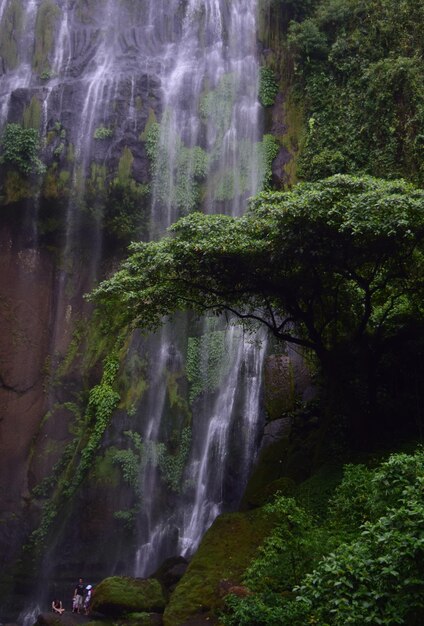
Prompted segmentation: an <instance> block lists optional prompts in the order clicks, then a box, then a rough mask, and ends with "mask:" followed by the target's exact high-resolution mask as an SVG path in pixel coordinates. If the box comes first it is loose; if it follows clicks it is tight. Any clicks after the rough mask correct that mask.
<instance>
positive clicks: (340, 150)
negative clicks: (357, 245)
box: [285, 0, 424, 184]
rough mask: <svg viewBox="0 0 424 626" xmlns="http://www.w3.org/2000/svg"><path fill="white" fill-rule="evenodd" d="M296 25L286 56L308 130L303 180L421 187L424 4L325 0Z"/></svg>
mask: <svg viewBox="0 0 424 626" xmlns="http://www.w3.org/2000/svg"><path fill="white" fill-rule="evenodd" d="M297 19H298V20H299V21H292V22H291V24H290V27H289V29H288V35H287V47H288V49H287V50H286V52H285V54H286V56H287V55H288V56H290V57H291V58H292V59H293V61H294V72H295V74H294V79H293V86H294V89H295V91H296V93H297V95H298V100H299V102H301V103H302V106H303V107H304V108H305V114H306V119H307V120H308V119H309V120H311V119H313V122H314V124H313V127H311V126H310V125H309V129H308V130H307V133H306V137H305V141H304V142H303V147H302V149H301V155H300V159H299V167H298V174H299V176H300V177H302V178H306V179H309V180H317V179H319V178H322V177H323V176H329V175H331V174H334V173H340V172H358V171H359V172H367V173H369V174H372V175H375V176H383V177H399V176H404V177H407V178H410V179H412V180H414V181H416V182H418V183H419V184H422V183H423V181H424V166H423V163H424V158H423V156H424V152H423V151H424V139H423V138H424V81H423V75H424V65H423V63H424V61H423V58H424V55H423V52H424V45H423V37H422V29H421V24H422V22H423V19H424V9H423V6H422V3H416V2H410V1H409V0H402V2H400V3H397V4H396V3H394V2H392V0H372V1H370V2H364V1H363V0H349V2H342V1H340V0H321V1H319V2H316V3H315V8H313V7H310V10H309V13H308V14H307V15H306V14H305V15H303V17H302V16H300V19H299V18H297Z"/></svg>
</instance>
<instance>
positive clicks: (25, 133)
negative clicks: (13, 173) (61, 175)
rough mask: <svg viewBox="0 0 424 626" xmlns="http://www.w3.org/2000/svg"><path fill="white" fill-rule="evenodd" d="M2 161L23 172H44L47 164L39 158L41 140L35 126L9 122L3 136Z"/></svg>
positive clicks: (27, 173)
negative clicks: (25, 126)
mask: <svg viewBox="0 0 424 626" xmlns="http://www.w3.org/2000/svg"><path fill="white" fill-rule="evenodd" d="M1 151H2V154H1V161H2V163H5V164H6V165H11V166H14V167H16V168H17V169H19V170H20V171H21V172H22V173H23V174H26V175H30V174H43V173H44V172H45V171H46V167H45V165H44V164H43V163H42V161H41V160H40V158H39V156H38V155H39V152H40V140H39V136H38V131H37V130H36V129H35V128H23V127H22V126H21V125H20V124H7V125H6V128H5V129H4V132H3V136H2V138H1Z"/></svg>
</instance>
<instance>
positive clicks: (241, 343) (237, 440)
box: [0, 0, 265, 614]
mask: <svg viewBox="0 0 424 626" xmlns="http://www.w3.org/2000/svg"><path fill="white" fill-rule="evenodd" d="M256 9H257V7H256V0H232V1H231V2H228V0H184V1H183V2H181V0H139V1H138V2H137V3H134V2H132V1H130V0H122V1H121V2H119V3H118V2H115V1H114V0H94V1H93V2H92V3H75V2H73V1H70V0H28V1H25V0H0V36H1V37H0V38H1V39H2V41H0V56H2V61H1V62H2V64H3V65H2V72H3V73H2V75H1V80H0V97H1V105H0V107H1V108H0V127H1V128H0V130H1V129H4V128H6V126H7V125H8V124H12V123H17V124H20V125H22V126H23V127H24V128H35V129H36V130H37V131H38V133H39V137H40V151H39V158H40V159H41V160H42V161H43V162H44V164H45V169H46V172H43V173H38V174H36V175H33V177H32V179H31V185H32V191H31V194H32V195H31V198H30V199H29V198H26V199H24V200H21V198H20V196H18V197H17V198H14V197H12V198H11V199H10V200H8V202H10V203H11V204H12V205H13V206H15V205H16V207H18V209H17V210H20V209H21V205H24V207H25V211H29V213H30V214H31V215H32V226H31V228H32V230H31V235H30V239H31V245H32V246H33V247H34V249H35V256H36V257H37V258H38V256H39V255H41V257H42V258H44V256H45V255H46V250H47V251H49V250H50V249H51V248H53V250H54V254H55V255H56V257H55V262H56V266H55V268H54V270H52V278H51V280H50V282H51V285H52V287H51V294H50V296H49V298H50V299H49V307H50V308H49V309H48V312H46V313H44V318H43V319H44V322H45V327H46V328H47V327H48V328H49V335H50V337H49V340H48V341H46V342H45V343H46V346H45V347H43V350H44V352H40V354H39V355H37V356H38V359H39V361H40V362H42V363H45V364H46V365H45V367H46V368H48V366H49V367H50V372H49V375H50V379H52V378H54V375H55V374H56V370H60V365H61V364H63V363H67V359H69V353H70V346H71V347H72V340H73V337H75V329H76V328H77V325H78V323H81V320H83V321H84V320H85V316H86V315H87V305H86V304H85V303H84V301H83V294H84V293H85V292H87V291H90V289H91V288H92V286H93V284H94V283H95V281H96V280H98V278H99V277H100V276H101V275H102V272H103V271H104V268H103V266H102V265H103V264H104V263H105V259H106V260H107V255H108V250H107V245H108V244H107V242H108V241H109V239H108V238H110V237H111V235H110V232H109V231H108V229H109V228H111V227H112V228H116V224H117V222H119V219H120V215H121V214H120V213H118V216H116V214H114V213H113V211H116V206H115V205H114V206H112V208H111V206H110V197H111V195H113V193H114V192H115V191H116V190H118V191H119V190H122V189H124V191H125V193H127V192H128V193H130V194H133V195H132V196H131V198H135V199H134V200H133V205H134V207H136V209H137V212H136V214H135V215H134V214H133V213H128V215H127V214H126V215H125V218H128V219H129V220H130V224H131V225H132V227H133V228H134V233H133V234H132V236H131V238H132V239H134V238H136V237H139V236H140V237H143V238H144V239H148V238H151V239H154V238H157V237H160V236H161V235H163V233H164V232H165V230H166V228H168V227H169V226H170V225H171V224H172V223H173V222H174V221H175V220H176V219H178V218H179V217H180V216H182V215H185V214H187V213H189V212H191V211H193V210H199V209H201V210H203V211H204V212H206V213H225V214H228V215H234V216H237V215H240V214H241V213H242V212H243V211H244V210H245V208H246V204H247V200H248V198H249V196H251V195H254V194H255V193H256V192H257V191H258V190H259V189H260V187H261V182H262V173H261V172H262V169H263V168H262V161H261V148H260V142H261V139H262V137H261V123H260V107H259V104H258V97H257V91H258V73H259V72H258V55H257V42H256ZM149 148H150V151H151V153H149ZM147 157H149V159H150V162H149V160H148V158H147ZM14 189H15V188H14V187H13V188H12V191H13V190H14ZM146 189H147V190H148V193H149V197H150V201H149V204H148V206H144V205H143V202H144V198H145V197H147V196H146V194H147V191H146ZM123 197H124V199H125V201H126V202H127V200H128V194H127V195H125V194H124V196H123ZM120 198H121V196H118V201H117V205H118V211H119V210H121V204H122V203H123V200H122V198H121V200H120ZM140 198H141V200H140ZM119 202H121V204H119ZM108 203H109V204H108ZM137 203H138V204H137ZM134 207H133V209H134ZM143 220H144V221H143ZM39 223H41V224H42V227H41V228H40V229H38V225H39ZM144 223H145V224H146V225H145V226H143V224H144ZM111 225H112V226H111ZM118 226H119V224H118ZM143 229H144V230H143ZM46 233H47V234H46ZM140 233H141V234H140ZM114 236H115V237H116V239H115V240H114V246H115V250H116V249H117V248H118V246H119V245H121V250H120V254H122V244H121V240H120V239H119V237H120V236H121V233H120V232H119V234H118V235H116V233H115V234H114ZM126 236H127V239H128V235H126ZM117 242H118V243H117ZM126 243H127V241H126ZM26 245H28V244H26ZM59 246H60V247H59ZM43 255H44V256H43ZM52 256H54V255H52ZM49 262H50V261H49ZM108 262H109V261H108ZM40 266H41V261H40ZM22 284H26V283H25V281H23V282H22ZM73 333H74V334H73ZM31 349H33V348H31ZM34 349H35V348H34ZM264 353H265V341H263V342H262V344H260V342H253V341H252V337H251V336H249V335H246V334H245V333H244V332H243V329H242V328H241V327H240V326H238V325H237V324H236V322H235V320H230V323H229V325H228V324H227V323H226V322H225V320H215V319H209V318H208V319H204V320H195V319H193V318H192V316H191V315H190V314H189V313H188V314H187V315H181V316H179V317H178V318H177V320H176V321H174V322H173V323H172V324H168V325H165V326H164V327H163V329H162V330H161V331H160V332H158V333H156V335H154V336H151V337H149V338H147V339H141V338H140V337H139V335H138V334H137V333H136V334H135V335H134V336H133V338H132V340H131V346H130V349H129V351H128V355H127V365H128V364H131V363H132V362H134V361H136V362H137V363H142V364H143V366H141V365H140V366H139V368H138V369H137V367H136V368H135V369H134V372H133V373H132V374H131V376H133V378H132V384H133V385H134V386H135V387H137V385H138V386H139V389H140V392H139V393H138V392H137V393H138V395H137V394H134V399H133V401H132V404H131V406H129V407H128V406H126V407H125V409H123V408H120V409H119V411H117V412H116V415H115V416H114V418H113V423H112V426H111V428H110V432H109V433H107V435H106V437H105V441H104V443H103V446H104V447H103V449H102V451H104V450H105V449H106V448H107V446H110V448H113V449H118V450H121V449H125V446H127V447H128V446H130V440H129V439H128V437H130V439H131V437H132V439H131V441H133V442H134V441H135V442H136V443H137V445H136V446H135V447H136V452H137V454H138V462H139V473H138V479H137V480H138V485H139V493H138V492H137V493H136V495H134V494H132V496H131V497H132V499H133V511H134V512H135V524H134V533H135V535H134V537H135V539H134V541H135V543H136V550H135V557H134V562H133V563H132V564H131V566H130V565H128V564H127V566H126V569H125V571H127V572H128V568H129V567H132V568H133V573H135V574H136V575H149V574H150V573H151V572H152V571H154V569H155V568H156V567H157V566H158V565H159V564H160V563H161V561H162V560H163V559H165V558H167V557H169V556H174V555H177V554H184V555H186V556H190V555H191V554H192V553H193V552H194V551H195V549H196V548H197V546H198V544H199V541H200V540H201V537H202V535H203V534H204V532H205V531H206V529H207V528H208V527H209V526H210V525H211V523H212V522H213V520H214V519H215V517H216V516H217V515H219V514H220V513H221V512H223V511H228V510H233V509H235V508H236V507H237V505H238V503H239V500H240V498H241V495H242V492H243V489H244V487H245V485H246V481H247V478H248V474H249V471H250V468H251V465H252V460H253V458H254V453H255V449H256V444H257V439H258V432H259V430H260V426H261V415H260V393H261V370H262V362H263V358H264ZM31 354H32V353H31ZM76 354H77V355H78V352H77V353H76ZM29 360H30V359H29ZM80 362H81V361H78V357H77V358H76V365H75V366H74V370H72V372H71V374H70V375H69V380H67V386H65V388H61V387H60V385H57V384H56V385H54V384H51V385H50V386H48V385H47V389H44V391H43V393H44V399H43V403H41V402H40V403H39V405H37V406H38V408H37V410H38V412H39V414H38V418H37V419H38V422H36V420H35V419H34V424H33V425H32V427H31V429H28V442H27V447H28V448H29V447H30V445H31V446H32V445H34V454H33V458H35V459H36V458H37V454H38V455H39V457H40V459H42V460H40V461H39V465H38V466H37V467H36V469H35V470H31V471H32V474H33V475H34V476H35V477H36V478H34V479H33V480H41V479H42V478H43V477H44V475H46V474H48V472H49V468H50V469H51V468H52V467H53V466H54V464H55V463H57V462H58V460H59V458H60V453H61V452H63V451H64V450H65V444H66V437H68V439H69V437H70V436H71V435H72V432H73V428H74V426H73V420H74V419H75V416H72V415H70V414H69V409H67V408H66V407H67V406H68V405H71V404H75V401H76V400H75V398H77V400H78V401H79V396H78V393H79V391H80V389H81V388H83V386H84V384H86V380H85V381H82V380H78V368H79V366H80ZM128 367H129V369H131V368H130V365H128ZM143 368H144V369H143ZM190 368H191V369H190ZM62 369H63V368H62ZM189 370H190V371H189ZM131 371H132V370H131ZM140 371H142V372H143V375H144V376H145V379H146V380H145V381H144V382H143V384H141V382H140V377H141V374H140ZM0 373H1V372H0ZM43 384H44V383H43ZM78 385H79V386H80V387H78ZM40 388H41V383H40ZM137 388H138V387H137ZM40 393H41V392H40ZM55 407H59V410H58V412H57V414H56V413H55V410H56V409H55ZM64 407H65V408H64ZM50 414H52V415H54V420H52V425H51V426H50V425H49V421H48V420H47V419H45V420H44V421H43V416H45V415H50ZM40 424H41V425H40ZM53 424H56V425H57V424H58V425H59V430H60V431H61V432H65V433H66V434H65V435H64V436H63V441H60V442H58V444H57V449H58V452H55V453H52V455H51V457H50V456H48V454H47V453H46V454H45V455H44V456H43V455H42V454H41V452H40V450H41V451H42V450H44V448H43V447H42V446H43V445H44V444H43V443H42V442H43V438H48V437H50V436H51V435H52V432H53V429H54V427H55V426H53ZM128 433H130V435H128ZM33 441H35V443H34V444H33ZM52 448H53V446H52ZM55 455H56V456H55ZM31 462H33V461H31ZM16 480H17V481H18V478H17V479H16ZM19 480H21V478H19ZM25 480H26V479H25ZM0 487H1V485H0ZM8 487H10V489H11V491H12V492H16V494H17V496H16V507H19V506H21V497H20V494H21V492H24V493H25V494H26V493H27V492H28V490H29V487H28V486H27V484H26V482H25V481H24V480H23V479H22V480H21V482H16V484H13V485H8ZM84 489H85V490H87V489H88V488H87V486H84V485H83V486H82V487H81V491H82V493H84ZM128 489H129V488H128ZM0 493H1V488H0ZM99 498H101V496H99ZM122 499H123V500H125V497H124V496H123V498H122ZM127 500H130V497H128V498H127ZM118 508H119V507H118ZM77 512H78V507H77V505H76V504H75V508H74V509H73V512H72V511H71V513H70V514H69V515H70V519H72V515H74V516H76V515H77ZM118 513H119V511H118ZM124 513H125V511H124ZM108 514H109V516H110V517H112V514H111V513H110V512H109V513H108ZM118 518H119V516H118V517H117V518H116V519H118ZM110 532H111V533H112V531H110ZM113 532H114V531H113ZM120 533H121V534H120V537H121V536H122V537H125V533H126V530H125V528H121V530H120ZM73 540H74V534H73V529H72V523H71V522H69V523H68V526H67V525H66V522H64V523H63V528H62V529H61V531H60V533H58V537H56V538H55V541H56V544H55V545H54V546H52V547H51V548H50V553H51V554H52V555H53V556H52V557H49V558H50V559H51V560H52V561H54V560H55V559H57V556H54V555H55V554H56V555H61V554H62V552H61V547H63V546H65V547H66V549H68V548H69V544H71V543H72V541H73ZM122 541H124V540H122ZM120 545H121V544H120V542H119V541H117V542H116V546H113V547H112V546H111V547H110V553H111V556H110V558H109V556H108V555H103V554H102V558H104V561H102V568H103V569H102V570H101V574H102V575H103V574H104V573H111V572H113V571H117V572H119V571H122V570H124V568H123V567H122V565H118V560H119V554H118V551H119V546H120ZM96 549H97V548H96ZM55 550H56V553H55ZM65 552H66V551H65ZM66 555H67V556H66V558H67V559H68V561H69V562H71V561H72V558H71V557H69V553H68V552H66ZM89 557H90V558H91V557H92V560H91V561H90V564H95V563H96V558H98V554H97V553H96V554H93V555H88V556H87V559H88V558H89ZM46 560H48V559H46ZM98 560H101V559H100V558H98ZM80 562H81V561H80ZM46 567H47V566H46ZM48 567H50V569H51V570H52V568H54V567H56V570H55V571H57V572H59V570H60V563H57V565H54V566H53V565H52V564H49V565H48ZM87 567H88V565H87ZM90 567H92V571H94V565H90ZM69 568H71V565H69ZM75 575H80V572H78V574H75ZM30 613H31V611H29V614H30Z"/></svg>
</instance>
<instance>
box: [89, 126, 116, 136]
mask: <svg viewBox="0 0 424 626" xmlns="http://www.w3.org/2000/svg"><path fill="white" fill-rule="evenodd" d="M93 137H94V139H110V138H111V137H113V128H107V127H106V126H98V127H97V128H96V130H95V131H94V135H93Z"/></svg>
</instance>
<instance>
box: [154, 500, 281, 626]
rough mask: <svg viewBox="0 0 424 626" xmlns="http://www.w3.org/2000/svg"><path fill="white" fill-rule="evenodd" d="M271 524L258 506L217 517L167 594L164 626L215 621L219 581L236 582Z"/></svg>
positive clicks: (218, 600)
mask: <svg viewBox="0 0 424 626" xmlns="http://www.w3.org/2000/svg"><path fill="white" fill-rule="evenodd" d="M272 526H273V520H272V519H271V518H270V517H269V516H267V515H266V514H265V513H264V512H263V510H262V509H255V510H254V511H248V512H245V513H227V514H224V515H221V516H220V517H218V518H217V519H216V520H215V522H214V523H213V525H212V526H211V528H210V529H209V530H208V532H207V533H206V534H205V536H204V538H203V540H202V543H201V544H200V547H199V549H198V551H197V552H196V554H195V555H194V557H193V559H192V561H191V563H190V565H189V566H188V568H187V572H186V573H185V574H184V576H183V577H182V579H181V581H180V582H179V583H178V585H177V587H176V589H175V591H174V592H173V594H172V595H171V598H170V601H169V604H168V606H167V607H166V609H165V613H164V618H163V619H164V621H163V623H164V626H181V625H182V624H195V623H200V622H197V620H198V619H200V618H201V619H202V620H203V621H202V622H201V623H209V624H212V623H216V621H215V617H216V613H217V611H218V610H219V609H220V608H221V607H222V605H223V602H224V600H223V597H222V593H220V588H221V587H222V581H223V580H231V582H232V585H238V584H240V582H241V578H242V576H243V573H244V571H245V569H246V567H247V566H248V565H249V564H250V562H251V561H252V559H253V558H254V556H255V555H256V553H257V550H258V547H259V546H260V545H261V544H262V542H263V540H264V538H265V537H266V536H267V535H268V534H269V533H270V531H271V529H272Z"/></svg>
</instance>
